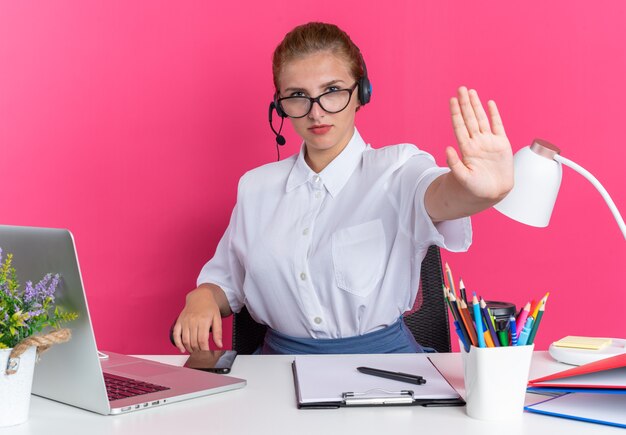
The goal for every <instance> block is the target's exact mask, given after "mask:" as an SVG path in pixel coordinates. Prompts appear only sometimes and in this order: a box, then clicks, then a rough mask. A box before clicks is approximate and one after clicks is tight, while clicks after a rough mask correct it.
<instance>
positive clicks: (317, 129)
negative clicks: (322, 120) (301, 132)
mask: <svg viewBox="0 0 626 435" xmlns="http://www.w3.org/2000/svg"><path fill="white" fill-rule="evenodd" d="M332 127H333V126H332V125H328V124H322V125H314V126H313V127H309V131H310V132H311V133H313V134H326V133H328V132H329V131H330V129H331V128H332Z"/></svg>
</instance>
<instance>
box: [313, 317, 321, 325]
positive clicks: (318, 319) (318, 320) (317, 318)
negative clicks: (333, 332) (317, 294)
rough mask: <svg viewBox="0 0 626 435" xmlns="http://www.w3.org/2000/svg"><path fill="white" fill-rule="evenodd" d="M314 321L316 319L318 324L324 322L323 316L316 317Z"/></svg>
mask: <svg viewBox="0 0 626 435" xmlns="http://www.w3.org/2000/svg"><path fill="white" fill-rule="evenodd" d="M313 321H314V322H315V323H316V324H318V325H319V324H320V323H322V318H321V317H316V318H315V319H313Z"/></svg>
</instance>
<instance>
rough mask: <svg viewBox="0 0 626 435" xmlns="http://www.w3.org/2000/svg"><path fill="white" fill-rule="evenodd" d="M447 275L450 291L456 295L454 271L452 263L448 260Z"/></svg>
mask: <svg viewBox="0 0 626 435" xmlns="http://www.w3.org/2000/svg"><path fill="white" fill-rule="evenodd" d="M446 276H447V277H448V287H449V288H450V292H451V293H452V294H453V295H454V297H456V291H455V290H454V279H452V271H451V270H450V265H448V262H447V261H446Z"/></svg>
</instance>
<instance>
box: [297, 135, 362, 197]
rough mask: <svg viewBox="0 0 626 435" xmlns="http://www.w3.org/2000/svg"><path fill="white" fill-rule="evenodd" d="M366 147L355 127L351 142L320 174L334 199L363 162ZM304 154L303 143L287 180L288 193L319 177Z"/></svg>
mask: <svg viewBox="0 0 626 435" xmlns="http://www.w3.org/2000/svg"><path fill="white" fill-rule="evenodd" d="M366 147H367V145H366V144H365V142H363V139H362V138H361V135H360V134H359V132H358V130H357V129H356V127H355V128H354V134H353V135H352V138H351V139H350V142H348V145H346V147H345V148H344V149H343V151H341V153H340V154H339V155H338V156H337V157H335V158H334V159H333V161H332V162H330V163H329V164H328V166H326V167H325V168H324V169H323V170H322V171H321V172H320V173H319V176H320V178H321V179H322V183H323V184H324V187H326V190H328V193H330V194H331V195H332V196H333V197H336V196H337V195H338V194H339V192H341V189H343V186H345V184H346V183H347V182H348V179H349V178H350V176H351V175H352V173H353V172H354V170H355V169H356V167H357V166H358V165H359V163H360V162H361V155H362V154H363V151H365V148H366ZM304 153H305V146H304V143H303V144H302V147H301V148H300V154H299V155H298V158H297V159H296V162H295V163H294V165H293V168H292V169H291V173H290V174H289V178H288V179H287V189H286V190H287V192H289V191H291V190H293V189H295V188H296V187H298V186H301V185H302V184H304V183H306V182H308V181H309V180H311V179H312V178H313V177H315V175H318V174H316V173H315V172H314V171H313V170H312V169H311V168H310V167H309V165H307V163H306V162H305V160H304Z"/></svg>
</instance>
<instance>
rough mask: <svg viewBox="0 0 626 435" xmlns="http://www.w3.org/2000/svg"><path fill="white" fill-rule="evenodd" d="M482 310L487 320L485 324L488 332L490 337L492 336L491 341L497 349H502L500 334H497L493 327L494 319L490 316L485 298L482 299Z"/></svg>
mask: <svg viewBox="0 0 626 435" xmlns="http://www.w3.org/2000/svg"><path fill="white" fill-rule="evenodd" d="M480 310H481V311H482V313H483V317H484V318H485V323H487V330H488V331H489V335H491V339H492V341H493V344H494V346H495V347H500V340H498V334H496V328H494V326H493V319H492V318H491V315H490V314H489V310H488V309H487V303H486V302H485V300H484V299H483V298H480Z"/></svg>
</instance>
